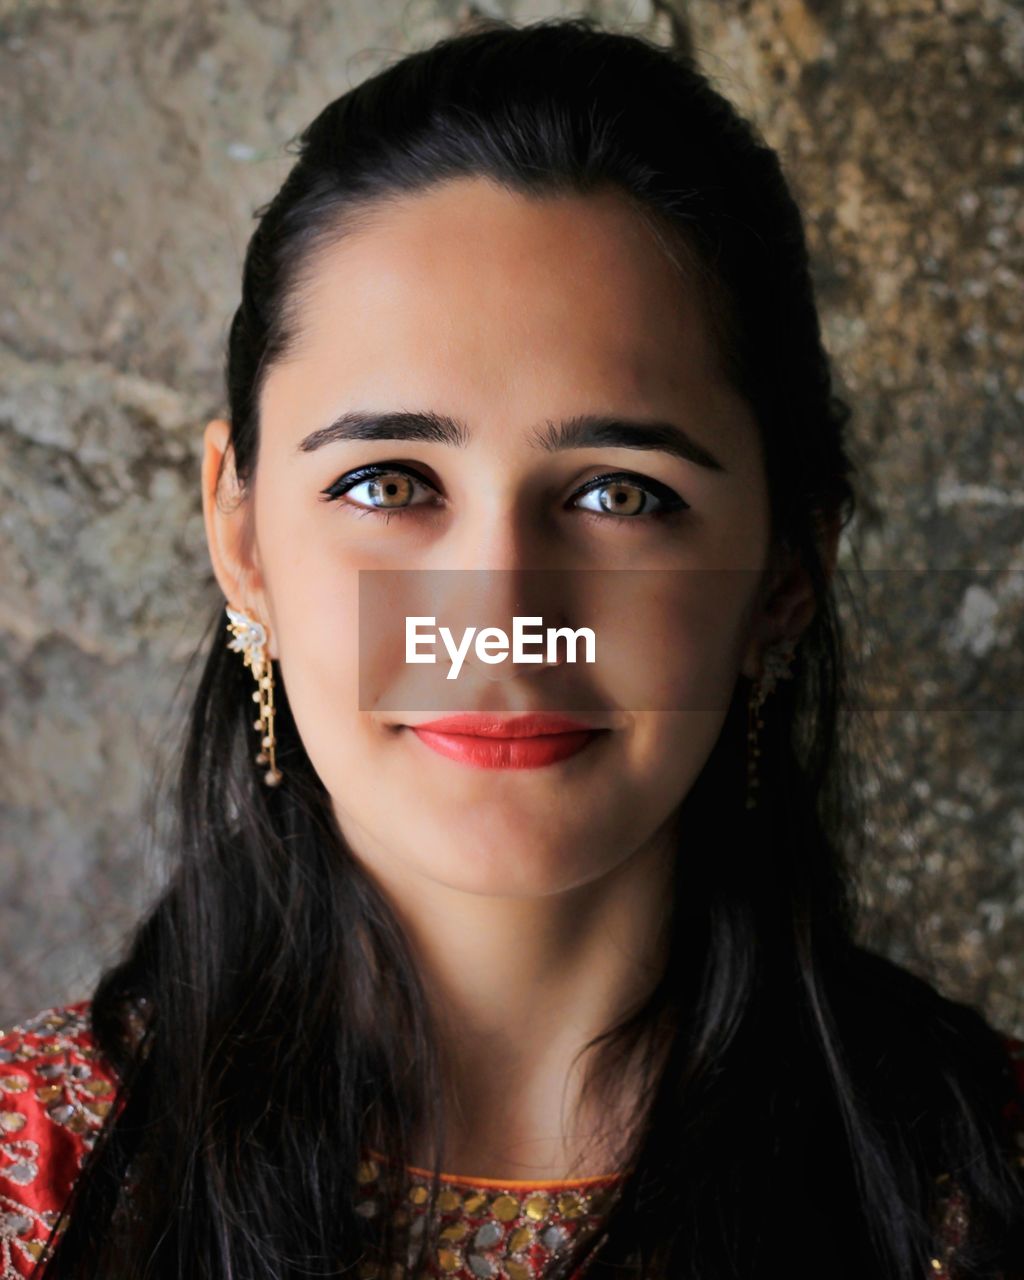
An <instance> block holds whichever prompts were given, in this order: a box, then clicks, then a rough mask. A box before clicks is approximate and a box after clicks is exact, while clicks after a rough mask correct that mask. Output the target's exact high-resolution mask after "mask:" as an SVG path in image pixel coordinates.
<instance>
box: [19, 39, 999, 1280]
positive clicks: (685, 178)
mask: <svg viewBox="0 0 1024 1280" xmlns="http://www.w3.org/2000/svg"><path fill="white" fill-rule="evenodd" d="M227 383H228V387H227V390H228V399H229V414H228V416H227V417H225V418H217V419H215V420H214V421H212V422H210V423H209V424H208V425H207V428H206V433H205V438H204V457H203V466H202V497H203V510H204V517H205V525H206V533H207V538H208V543H209V550H210V558H211V562H212V565H213V569H214V572H215V574H216V577H217V581H218V583H219V585H220V587H221V589H222V592H223V596H224V608H221V609H218V611H217V615H216V617H215V618H213V619H211V628H210V633H209V638H208V648H207V651H206V660H205V669H204V672H203V676H202V680H201V682H200V684H199V687H198V691H197V694H196V698H195V703H194V707H193V710H192V715H191V719H190V723H189V725H188V730H187V736H186V741H185V743H184V749H183V751H182V755H181V768H180V774H179V778H178V794H177V819H178V827H177V839H178V862H177V865H176V867H175V869H174V871H173V874H172V876H171V878H170V881H169V883H168V885H167V887H166V889H165V891H164V892H163V894H162V896H161V897H160V898H159V900H158V901H157V903H156V905H155V906H154V907H153V909H152V910H151V912H150V913H149V914H148V915H147V916H146V918H145V919H144V920H143V921H142V922H141V923H140V925H139V927H138V929H137V931H136V932H135V934H134V935H133V937H132V938H131V939H130V945H129V946H128V947H127V949H126V953H125V955H124V957H123V958H122V959H121V960H120V961H119V963H117V964H115V965H113V966H112V967H111V968H110V969H109V970H108V971H107V973H106V974H105V975H104V976H103V978H102V980H101V981H100V983H99V984H98V986H97V988H96V990H95V992H94V995H93V998H92V1000H91V1001H89V1002H86V1003H84V1004H83V1005H81V1006H68V1007H67V1008H66V1009H63V1010H56V1011H47V1012H46V1014H45V1015H41V1016H40V1018H38V1019H36V1020H34V1021H32V1022H31V1023H28V1024H25V1025H23V1026H20V1027H17V1028H14V1029H13V1030H12V1031H11V1032H9V1033H8V1035H7V1037H5V1039H4V1041H3V1045H2V1052H3V1054H4V1055H5V1056H4V1057H3V1058H2V1059H0V1060H2V1061H3V1062H5V1063H6V1064H7V1067H6V1070H7V1075H6V1076H5V1077H3V1079H0V1084H3V1080H4V1079H5V1080H6V1081H7V1084H6V1085H4V1088H5V1089H6V1096H7V1097H10V1098H12V1099H13V1100H14V1101H13V1102H12V1103H11V1106H10V1109H9V1110H8V1111H6V1112H4V1113H3V1116H0V1119H3V1117H5V1116H6V1117H9V1118H8V1119H5V1120H4V1124H5V1125H6V1130H7V1132H8V1133H9V1134H11V1135H12V1143H13V1142H14V1141H15V1140H16V1139H17V1140H18V1141H22V1139H24V1150H23V1151H22V1150H21V1149H20V1148H19V1152H18V1160H17V1163H14V1164H11V1165H9V1167H7V1168H6V1169H5V1170H4V1169H0V1191H2V1192H3V1199H2V1200H0V1206H2V1208H3V1210H4V1212H5V1213H6V1218H5V1219H4V1221H5V1222H6V1223H7V1226H6V1227H5V1228H4V1231H5V1232H6V1236H5V1237H4V1244H3V1247H4V1249H5V1251H6V1252H5V1253H4V1255H3V1257H2V1263H3V1265H4V1266H5V1267H6V1268H7V1270H6V1271H5V1272H4V1274H5V1275H12V1276H17V1275H27V1274H28V1273H29V1269H30V1267H31V1264H32V1263H33V1262H34V1261H35V1260H36V1259H37V1258H40V1257H42V1256H49V1263H48V1266H47V1271H46V1274H47V1276H48V1277H65V1276H66V1277H75V1280H84V1278H86V1277H97V1278H98V1277H101V1276H107V1277H109V1276H113V1275H116V1276H117V1277H118V1280H142V1278H143V1277H147V1278H155V1277H167V1278H170V1277H175V1278H177V1277H181V1276H184V1275H187V1276H195V1277H200V1276H201V1277H214V1276H216V1277H231V1276H234V1277H245V1278H246V1280H263V1278H266V1280H271V1277H274V1278H275V1280H279V1278H283V1277H289V1278H290V1277H299V1276H310V1275H320V1276H327V1275H337V1276H341V1275H358V1276H359V1277H361V1278H363V1280H371V1278H373V1277H379V1278H380V1280H391V1277H394V1276H410V1277H411V1276H440V1275H449V1276H456V1277H459V1278H461V1280H465V1278H468V1277H494V1278H495V1280H540V1278H541V1277H543V1280H556V1277H557V1278H562V1280H566V1278H568V1277H580V1276H582V1275H583V1273H584V1271H585V1272H586V1275H587V1280H599V1277H604V1276H608V1277H611V1276H618V1277H624V1276H635V1277H637V1278H638V1280H681V1278H683V1277H692V1278H693V1280H697V1278H698V1277H700V1278H701V1280H729V1278H731V1277H736V1278H740V1277H742V1278H744V1280H746V1278H749V1280H755V1278H758V1277H768V1276H774V1275H777V1274H778V1271H779V1267H780V1260H782V1259H784V1260H785V1261H784V1263H781V1265H782V1266H783V1268H784V1271H785V1274H786V1276H787V1277H788V1278H789V1280H794V1278H797V1277H800V1278H804V1277H806V1278H810V1277H814V1278H815V1280H818V1278H819V1277H821V1276H828V1277H830V1278H834V1280H839V1278H849V1280H854V1277H856V1280H864V1278H865V1277H869V1276H870V1277H893V1278H895V1280H923V1277H925V1276H931V1277H933V1280H934V1278H935V1277H942V1276H956V1277H958V1278H962V1280H968V1278H969V1280H981V1278H982V1277H985V1278H987V1280H993V1278H994V1277H1003V1278H1004V1280H1010V1278H1011V1277H1012V1276H1019V1275H1021V1274H1024V1188H1022V1186H1021V1181H1020V1171H1019V1162H1018V1159H1017V1158H1016V1157H1015V1150H1016V1148H1015V1147H1014V1143H1015V1141H1016V1135H1017V1134H1018V1131H1019V1129H1020V1124H1021V1111H1020V1105H1019V1091H1020V1089H1021V1088H1022V1083H1021V1081H1019V1080H1017V1079H1016V1078H1015V1075H1014V1060H1013V1055H1014V1053H1015V1052H1016V1051H1017V1050H1019V1048H1020V1046H1018V1045H1016V1044H1015V1043H1014V1042H1011V1041H1009V1039H1008V1038H1007V1037H1005V1036H1002V1035H1000V1034H999V1033H998V1031H997V1030H996V1029H994V1028H992V1027H989V1026H988V1025H987V1024H986V1022H985V1021H984V1019H983V1018H982V1017H981V1015H980V1014H979V1013H977V1012H976V1011H975V1010H973V1009H971V1008H969V1007H967V1006H965V1005H962V1004H957V1003H954V1002H952V1001H950V1000H948V999H945V998H944V997H942V996H941V995H940V994H939V993H937V992H936V991H935V990H934V989H933V988H932V987H930V986H929V985H927V984H926V983H924V982H923V981H921V980H920V979H918V978H916V977H913V976H911V974H910V973H908V972H907V971H905V970H903V969H901V968H900V967H898V966H896V965H894V964H892V963H889V962H887V961H884V960H883V959H881V958H880V957H878V956H875V955H872V954H871V953H869V952H867V951H866V950H864V949H863V948H862V947H860V946H859V945H857V944H856V943H855V941H854V934H855V924H856V920H855V912H854V905H853V904H854V895H853V883H852V879H851V876H850V873H849V871H848V868H849V867H850V866H851V865H852V863H853V860H854V858H855V856H856V852H857V848H858V840H859V839H860V838H861V832H862V825H861V823H860V821H859V817H858V807H857V797H856V795H855V793H854V790H853V787H852V784H851V782H850V780H849V778H848V777H847V775H846V757H845V755H844V753H843V751H842V749H841V748H842V740H841V734H840V726H841V713H842V711H843V707H844V701H843V697H844V670H845V667H844V646H843V639H842V633H841V630H840V625H839V619H838V614H837V609H836V605H835V596H834V592H835V580H836V576H837V575H836V569H835V565H836V556H837V543H838V539H839V536H840V533H841V531H842V529H843V528H844V527H845V525H846V524H847V523H848V521H849V520H850V518H851V517H852V514H853V510H854V490H853V487H852V482H851V465H850V462H849V459H848V457H847V455H846V452H845V444H844V439H843V428H844V426H845V424H846V422H847V419H848V416H849V410H848V409H847V407H846V405H845V404H843V403H842V402H841V401H840V400H839V399H838V398H837V397H836V396H835V395H834V394H833V392H832V383H831V378H830V372H829V363H828V359H827V356H826V353H825V351H824V350H823V347H822V343H821V336H820V329H819V322H818V316H817V312H816V309H815V303H814V295H813V290H812V285H811V280H810V276H809V271H808V262H807V254H806V248H805V242H804V235H803V228H802V223H801V217H800V214H799V211H798V209H797V207H796V205H795V204H794V202H793V200H792V198H791V196H790V194H789V191H788V189H787V185H786V182H785V180H784V177H783V175H782V172H781V169H780V165H779V161H778V158H777V156H776V155H775V153H774V152H773V151H772V150H771V149H770V148H769V147H767V146H766V145H765V143H764V142H763V140H762V139H760V138H759V136H758V135H757V133H756V132H755V130H754V129H753V127H752V126H751V125H750V124H748V123H747V122H745V121H744V120H743V119H742V118H741V117H740V116H739V115H738V114H737V113H736V111H735V110H734V109H733V108H732V106H731V105H730V104H729V103H728V102H727V101H726V100H725V99H723V98H722V97H721V96H720V94H719V93H717V92H716V91H715V90H714V89H713V88H712V87H711V86H710V84H709V83H708V81H707V80H706V79H705V78H704V77H703V76H702V75H701V74H700V73H699V72H698V71H697V70H696V69H695V67H694V66H693V65H691V63H690V62H689V61H688V60H687V59H686V58H684V57H683V56H681V55H677V54H673V53H671V52H669V51H667V50H665V49H662V48H659V47H657V46H655V45H653V44H650V43H647V42H646V41H644V40H642V39H641V38H639V37H635V36H627V35H623V34H613V33H610V32H606V31H602V30H600V29H599V28H598V27H597V26H596V25H595V24H594V23H592V22H590V21H588V20H584V19H577V20H572V21H563V22H546V23H537V24H534V25H532V26H527V27H520V28H516V27H513V26H510V25H506V24H504V23H500V22H490V23H485V24H483V25H482V26H481V27H480V28H479V29H477V30H473V31H471V32H469V33H466V34H463V35H460V36H457V37H453V38H451V39H448V40H445V41H442V42H440V43H439V44H437V45H435V46H433V47H432V48H429V49H427V50H424V51H422V52H419V53H415V54H412V55H410V56H408V57H405V58H403V59H401V60H400V61H398V62H396V63H395V64H394V65H392V66H390V67H388V68H386V69H385V70H383V71H382V72H380V73H379V74H377V75H375V76H374V77H373V78H372V79H369V80H367V81H365V82H364V83H362V84H360V85H358V86H357V87H355V88H353V89H352V90H351V91H349V92H348V93H346V94H344V95H343V96H342V97H340V98H338V99H337V100H336V101H334V102H332V103H330V104H329V105H328V106H326V107H325V108H324V109H323V111H322V112H321V113H320V115H318V116H317V118H316V119H315V120H314V121H313V122H312V123H311V124H310V125H309V126H308V128H307V129H306V130H305V131H304V132H303V134H302V137H301V153H300V155H299V157H298V159H297V161H296V163H295V165H294V167H293V169H292V171H291V173H290V174H289V175H288V177H287V179H286V181H285V183H284V184H283V186H282V188H281V190H280V191H279V192H278V193H277V195H276V196H275V197H274V198H273V200H271V201H270V202H269V203H268V204H267V205H266V206H265V207H264V208H263V209H262V210H260V221H259V224H258V226H257V228H256V230H255V232H254V234H253V236H252V240H251V242H250V244H249V248H248V252H247V254H246V260H245V266H244V273H243V278H242V286H241V304H240V306H239V307H238V310H237V311H236V313H235V316H234V320H233V323H232V326H231V333H230V343H229V352H228V365H227ZM366 582H373V583H375V584H377V586H376V589H375V592H374V594H373V609H372V610H368V609H367V607H366V600H365V599H364V596H363V595H362V594H361V592H360V586H361V584H363V583H366ZM414 606H415V607H414ZM424 606H426V607H424ZM224 609H226V610H227V611H228V612H227V615H226V616H227V618H228V619H229V620H230V621H229V623H228V626H227V627H225V612H224ZM385 616H386V617H387V620H389V621H394V620H397V621H399V622H400V623H401V624H403V625H400V626H398V627H395V628H393V630H394V633H395V635H397V636H398V637H399V638H400V639H401V640H403V641H404V634H405V632H404V621H405V619H406V618H408V617H410V616H429V617H431V618H437V619H438V620H439V621H441V620H443V621H444V623H445V625H446V626H447V627H448V628H449V634H452V635H454V634H463V633H462V631H461V630H460V629H459V628H460V627H462V626H466V627H467V628H468V626H470V625H472V626H474V627H476V626H484V625H491V624H495V623H497V624H501V623H502V622H507V621H508V620H509V619H512V618H520V617H528V618H530V619H533V618H535V617H544V618H545V619H549V618H550V619H553V620H554V622H555V624H556V625H564V626H566V627H569V628H570V629H571V630H573V631H580V629H581V628H584V627H586V628H589V629H590V630H591V631H592V632H593V634H594V635H595V636H596V638H597V644H598V649H599V652H600V654H601V657H602V661H599V662H598V663H596V664H594V665H590V664H588V663H586V662H580V661H577V662H575V663H569V662H562V661H559V660H556V659H555V658H554V657H553V656H552V654H551V653H547V654H545V661H543V662H534V663H525V664H501V665H496V664H492V663H491V662H490V661H488V655H487V654H485V653H480V652H477V653H476V654H475V655H474V654H472V653H469V652H467V653H466V655H465V665H464V668H463V669H462V671H461V672H460V676H459V680H458V682H456V684H455V685H454V687H455V688H456V689H457V690H458V692H457V695H453V694H452V692H451V688H450V687H449V688H448V689H447V690H443V689H442V685H443V684H444V670H443V667H435V666H428V667H425V668H422V669H421V668H420V667H419V666H418V665H417V664H413V663H410V662H408V661H406V658H405V655H404V653H403V652H402V649H401V648H400V647H399V644H398V641H397V640H393V639H392V637H391V632H390V631H388V630H387V629H385V628H383V627H382V628H381V630H380V631H376V630H374V631H373V632H372V633H371V636H372V643H369V644H365V643H364V644H361V643H360V633H361V629H362V628H363V627H364V626H365V625H366V624H367V622H368V621H369V622H374V621H381V620H382V619H384V618H385ZM226 629H227V630H230V631H231V633H232V639H231V640H230V641H228V640H226V638H225V634H224V633H225V630H226ZM606 653H607V655H608V660H607V662H605V661H604V657H605V654H606ZM240 655H241V656H240ZM794 660H795V665H794ZM424 672H425V673H426V675H425V676H424ZM414 676H416V677H417V682H416V684H415V686H414V685H413V683H412V680H413V677H414ZM424 679H426V682H427V683H426V684H424V683H423V681H424ZM254 680H255V684H254ZM257 704H258V709H257ZM422 710H427V711H429V712H436V711H438V710H445V711H454V712H455V714H454V715H453V716H443V717H437V716H436V715H434V716H424V715H421V714H419V712H420V711H422ZM257 711H258V713H257ZM254 717H255V718H254ZM267 783H271V784H272V785H270V786H268V785H266V784H267ZM55 1089H56V1090H57V1092H54V1090H55ZM18 1134H22V1139H18V1138H17V1135H18ZM12 1150H13V1147H12ZM69 1192H70V1193H71V1194H70V1196H69ZM62 1211H63V1212H62ZM51 1229H52V1232H51ZM48 1237H49V1239H48Z"/></svg>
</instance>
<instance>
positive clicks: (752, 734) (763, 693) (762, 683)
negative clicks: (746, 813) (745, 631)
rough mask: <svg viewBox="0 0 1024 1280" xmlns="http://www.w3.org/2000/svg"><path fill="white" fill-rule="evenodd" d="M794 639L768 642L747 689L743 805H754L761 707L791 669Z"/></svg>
mask: <svg viewBox="0 0 1024 1280" xmlns="http://www.w3.org/2000/svg"><path fill="white" fill-rule="evenodd" d="M796 646H797V641H796V640H795V639H793V638H792V637H791V636H790V637H787V638H786V639H784V640H780V641H779V642H778V643H777V644H774V645H772V647H771V648H770V649H767V650H766V651H765V653H764V655H763V666H762V668H761V674H760V676H759V677H758V679H757V680H756V681H755V683H754V684H753V685H751V688H750V698H749V700H748V702H747V796H746V808H748V809H756V808H757V796H756V794H755V792H756V790H757V788H758V786H760V779H759V778H758V776H757V758H758V756H760V754H761V748H760V747H759V746H758V745H757V731H758V729H763V728H764V721H763V720H762V719H761V707H762V706H763V705H764V702H765V699H766V698H767V697H768V695H769V694H770V693H771V692H772V691H773V690H774V689H775V686H776V684H777V683H778V682H779V681H780V680H788V679H789V678H790V676H792V674H793V672H792V671H791V670H790V664H791V663H792V661H793V656H794V654H795V652H796Z"/></svg>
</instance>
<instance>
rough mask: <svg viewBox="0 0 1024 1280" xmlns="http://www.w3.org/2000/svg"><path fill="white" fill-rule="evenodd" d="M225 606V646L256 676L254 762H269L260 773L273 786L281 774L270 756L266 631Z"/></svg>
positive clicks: (271, 730)
mask: <svg viewBox="0 0 1024 1280" xmlns="http://www.w3.org/2000/svg"><path fill="white" fill-rule="evenodd" d="M225 608H226V609H227V614H228V617H229V618H230V619H231V621H230V622H229V623H228V627H227V630H228V631H230V632H231V633H232V636H233V637H234V638H233V639H232V640H229V641H228V648H229V649H232V650H234V652H235V653H242V654H244V655H245V665H246V666H247V667H250V668H251V669H252V673H253V675H254V676H255V677H256V691H255V693H253V695H252V700H253V702H258V703H259V704H260V718H259V719H258V720H254V721H253V728H254V729H258V730H259V731H260V747H261V748H262V749H261V751H260V753H259V755H257V756H256V763H257V764H269V765H270V768H269V769H268V770H267V772H266V773H265V774H264V775H263V781H264V782H265V783H266V784H267V786H268V787H276V786H277V784H278V783H279V782H280V781H281V778H282V776H283V775H282V773H281V771H280V769H278V767H277V762H276V760H275V758H274V748H275V747H276V745H277V742H276V739H275V738H274V671H273V667H272V666H271V663H270V659H269V657H268V656H267V653H266V643H267V633H266V631H265V629H264V627H263V624H262V623H261V622H255V621H254V620H253V619H252V618H247V617H246V615H245V614H244V613H240V612H239V611H238V610H237V609H232V608H231V606H230V605H225Z"/></svg>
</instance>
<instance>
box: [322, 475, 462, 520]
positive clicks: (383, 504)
mask: <svg viewBox="0 0 1024 1280" xmlns="http://www.w3.org/2000/svg"><path fill="white" fill-rule="evenodd" d="M416 485H422V486H423V487H425V488H427V489H429V490H430V491H431V492H432V493H436V492H437V491H436V490H435V489H434V486H433V485H431V484H429V483H428V482H427V481H426V480H424V479H423V477H422V476H420V475H418V474H417V473H416V472H415V471H413V470H411V469H410V468H408V467H403V466H400V465H398V464H397V463H388V464H383V463H375V464H372V465H370V466H367V467H359V468H358V469H357V470H355V471H347V472H346V473H345V475H343V476H340V477H339V478H338V479H337V480H335V482H334V483H333V484H332V485H331V486H330V487H329V488H327V489H322V490H321V497H322V499H323V500H324V501H325V502H338V501H342V500H344V502H345V503H346V504H347V505H349V506H353V507H359V508H362V510H361V512H360V514H361V515H364V516H366V515H377V516H383V517H384V518H385V520H390V518H391V517H392V516H401V515H405V513H406V512H407V511H408V510H409V508H410V507H420V506H425V505H428V504H426V503H422V502H412V501H411V498H412V496H413V494H414V493H415V486H416ZM363 486H365V487H366V498H367V500H366V501H358V500H356V499H353V498H350V497H348V496H347V495H348V494H350V493H352V492H354V491H355V490H357V489H360V488H362V487H363Z"/></svg>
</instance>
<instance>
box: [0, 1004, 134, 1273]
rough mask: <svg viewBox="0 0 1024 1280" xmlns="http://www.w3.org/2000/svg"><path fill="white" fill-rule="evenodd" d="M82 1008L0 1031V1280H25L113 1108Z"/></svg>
mask: <svg viewBox="0 0 1024 1280" xmlns="http://www.w3.org/2000/svg"><path fill="white" fill-rule="evenodd" d="M89 1015H90V1004H89V1001H86V1000H83V1001H79V1002H78V1003H75V1004H68V1005H62V1006H58V1007H56V1008H51V1009H44V1010H42V1011H41V1012H39V1013H36V1014H33V1015H32V1016H31V1017H29V1018H27V1019H25V1020H24V1021H22V1022H20V1023H18V1024H17V1025H15V1026H11V1027H9V1028H0V1276H5V1277H6V1276H15V1277H16V1276H28V1275H29V1273H30V1271H31V1268H32V1266H33V1264H34V1262H35V1260H36V1259H37V1258H38V1257H39V1256H40V1254H41V1253H42V1249H43V1244H44V1243H45V1241H46V1238H47V1236H48V1235H49V1232H50V1228H51V1227H52V1226H53V1225H54V1223H55V1222H56V1220H57V1217H58V1214H59V1213H60V1209H61V1207H62V1205H63V1204H64V1201H65V1200H66V1199H67V1197H68V1194H69V1193H70V1191H71V1188H72V1187H73V1185H74V1183H75V1181H76V1179H77V1177H78V1174H79V1172H80V1171H81V1168H82V1164H83V1162H84V1160H85V1157H86V1154H87V1153H88V1152H89V1151H90V1150H91V1148H92V1146H93V1145H94V1143H95V1141H96V1138H97V1135H98V1133H99V1130H100V1129H101V1127H102V1125H103V1122H104V1120H105V1118H106V1116H107V1115H108V1113H109V1112H110V1110H111V1108H112V1107H113V1106H114V1103H115V1100H116V1096H117V1083H118V1081H117V1076H116V1074H115V1072H114V1070H113V1068H112V1067H111V1066H110V1065H109V1064H108V1063H107V1062H106V1061H105V1060H104V1058H103V1057H102V1055H101V1054H100V1052H99V1050H98V1049H97V1046H96V1043H95V1040H94V1038H93V1033H92V1027H91V1024H90V1016H89Z"/></svg>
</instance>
